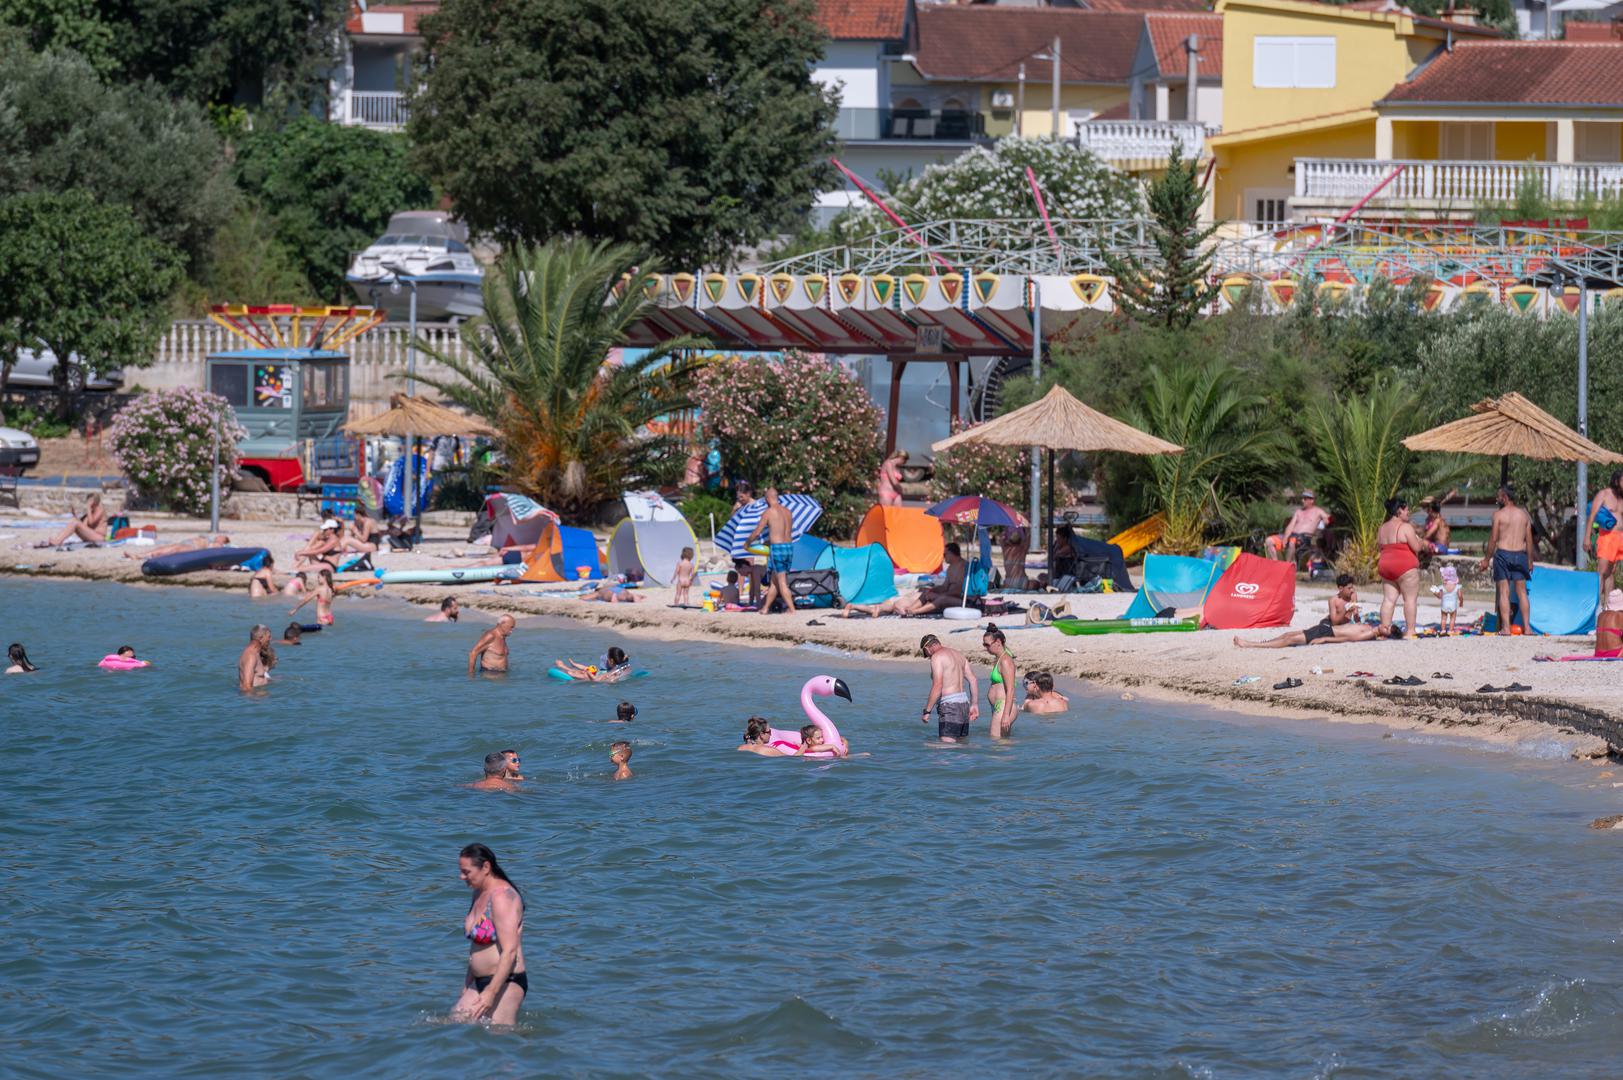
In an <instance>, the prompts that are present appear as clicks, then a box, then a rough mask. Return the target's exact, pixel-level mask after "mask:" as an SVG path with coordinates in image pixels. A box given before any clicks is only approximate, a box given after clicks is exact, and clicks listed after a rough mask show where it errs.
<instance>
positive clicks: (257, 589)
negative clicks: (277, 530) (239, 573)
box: [248, 551, 276, 600]
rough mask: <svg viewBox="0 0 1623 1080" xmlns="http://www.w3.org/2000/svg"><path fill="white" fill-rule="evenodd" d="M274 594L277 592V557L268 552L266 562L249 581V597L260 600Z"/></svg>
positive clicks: (260, 565) (261, 564)
mask: <svg viewBox="0 0 1623 1080" xmlns="http://www.w3.org/2000/svg"><path fill="white" fill-rule="evenodd" d="M274 592H276V556H274V555H272V554H271V553H270V552H268V551H267V552H266V553H265V561H264V562H262V563H260V564H259V569H258V570H255V571H254V574H253V577H251V578H249V579H248V595H249V596H250V597H252V598H253V599H255V600H258V599H259V598H260V597H262V596H270V595H271V594H273V593H274Z"/></svg>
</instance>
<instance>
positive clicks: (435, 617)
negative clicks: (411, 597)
mask: <svg viewBox="0 0 1623 1080" xmlns="http://www.w3.org/2000/svg"><path fill="white" fill-rule="evenodd" d="M461 614H462V609H461V608H459V607H457V604H456V597H454V596H447V597H446V598H445V599H444V600H441V601H440V609H439V610H438V611H436V612H435V613H434V614H432V615H430V616H429V617H428V618H426V619H424V620H423V621H424V622H456V620H457V616H458V615H461Z"/></svg>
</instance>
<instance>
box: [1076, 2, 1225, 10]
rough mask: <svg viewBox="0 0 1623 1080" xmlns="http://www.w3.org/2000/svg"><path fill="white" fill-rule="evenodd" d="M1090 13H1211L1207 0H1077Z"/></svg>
mask: <svg viewBox="0 0 1623 1080" xmlns="http://www.w3.org/2000/svg"><path fill="white" fill-rule="evenodd" d="M1077 2H1078V3H1079V4H1081V5H1082V6H1083V7H1084V8H1087V9H1088V10H1089V11H1189V12H1201V11H1210V10H1211V5H1210V4H1209V3H1207V2H1206V0H1077Z"/></svg>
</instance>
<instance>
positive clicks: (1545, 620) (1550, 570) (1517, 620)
mask: <svg viewBox="0 0 1623 1080" xmlns="http://www.w3.org/2000/svg"><path fill="white" fill-rule="evenodd" d="M1527 601H1528V603H1529V604H1530V605H1531V606H1532V608H1533V629H1534V630H1535V631H1537V632H1538V633H1540V634H1554V635H1557V636H1560V635H1575V634H1593V633H1594V632H1595V613H1596V611H1598V610H1599V609H1600V594H1599V585H1598V583H1597V578H1596V575H1595V574H1594V573H1593V572H1592V571H1589V570H1561V569H1558V568H1556V567H1553V566H1535V567H1533V576H1532V578H1531V579H1530V580H1529V581H1528V582H1527ZM1520 606H1521V605H1519V604H1517V603H1516V590H1515V588H1514V587H1512V588H1511V590H1510V622H1511V625H1512V626H1519V625H1521V615H1520V613H1519V608H1520ZM1494 625H1495V628H1496V629H1497V626H1498V621H1497V619H1495V620H1494Z"/></svg>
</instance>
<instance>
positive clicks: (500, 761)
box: [485, 750, 507, 776]
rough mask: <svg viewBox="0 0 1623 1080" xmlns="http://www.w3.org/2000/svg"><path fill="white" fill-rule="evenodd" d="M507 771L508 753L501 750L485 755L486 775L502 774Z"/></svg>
mask: <svg viewBox="0 0 1623 1080" xmlns="http://www.w3.org/2000/svg"><path fill="white" fill-rule="evenodd" d="M505 772H507V755H506V754H504V753H502V752H501V751H500V750H496V751H493V752H492V753H489V754H486V755H485V775H486V776H501V775H502V774H503V773H505Z"/></svg>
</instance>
